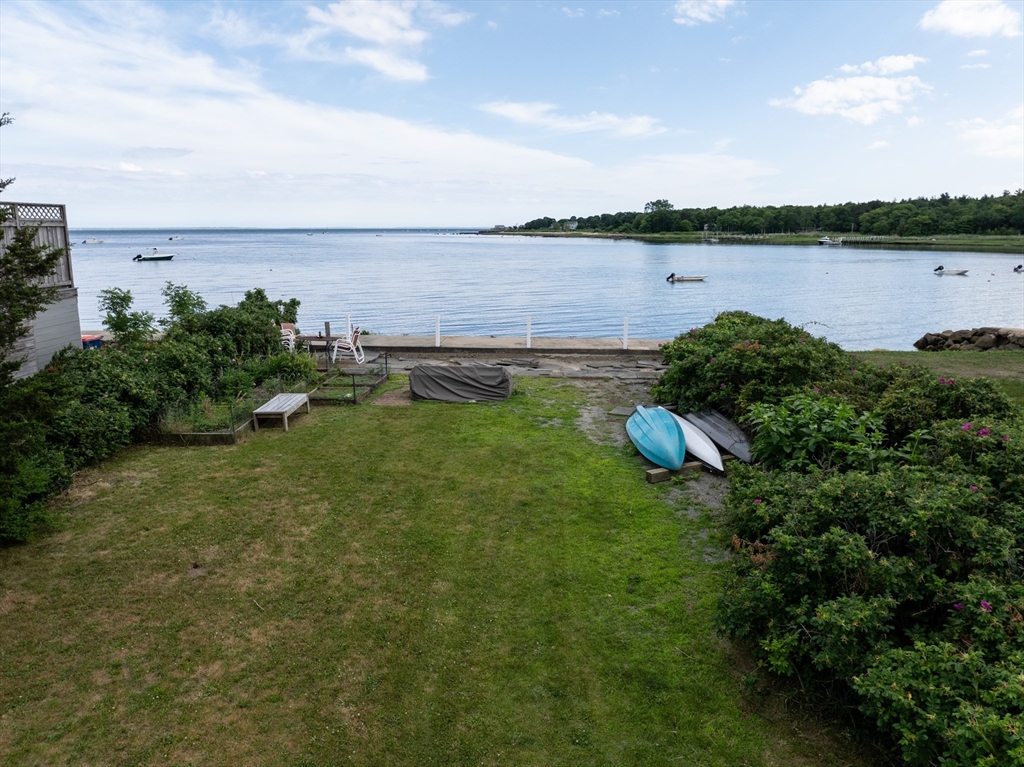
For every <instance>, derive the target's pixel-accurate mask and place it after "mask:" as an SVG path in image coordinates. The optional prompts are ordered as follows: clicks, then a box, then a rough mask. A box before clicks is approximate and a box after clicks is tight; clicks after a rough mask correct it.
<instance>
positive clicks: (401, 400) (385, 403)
mask: <svg viewBox="0 0 1024 767" xmlns="http://www.w3.org/2000/svg"><path fill="white" fill-rule="evenodd" d="M373 404H374V405H381V406H382V407H408V406H409V405H411V404H412V392H411V391H409V387H408V386H406V387H404V388H402V389H395V390H393V391H386V392H384V393H383V394H380V395H378V396H376V397H374V399H373Z"/></svg>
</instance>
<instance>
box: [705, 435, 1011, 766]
mask: <svg viewBox="0 0 1024 767" xmlns="http://www.w3.org/2000/svg"><path fill="white" fill-rule="evenodd" d="M950 426H951V425H950V424H944V425H941V426H940V427H939V428H937V429H936V431H937V433H939V434H940V437H939V439H938V440H937V445H938V447H936V448H935V449H936V450H939V449H947V448H946V446H947V445H952V446H953V447H954V448H955V452H953V453H951V454H948V455H947V456H946V458H945V459H941V460H938V461H937V463H939V464H941V465H936V466H893V465H888V466H884V467H883V468H882V469H881V470H880V471H878V472H876V473H865V472H861V471H849V472H847V473H844V474H840V473H835V472H815V473H811V474H804V473H798V472H782V471H765V470H763V469H760V468H757V467H736V468H735V469H734V470H733V480H732V487H731V490H730V494H729V496H728V499H727V509H728V513H729V516H730V521H731V522H732V526H733V529H734V530H735V535H734V538H733V549H734V551H735V553H736V556H735V558H734V563H733V566H734V570H735V573H736V579H735V580H734V581H733V583H732V584H731V585H730V586H729V587H728V588H727V590H726V593H725V595H724V596H723V597H722V598H721V600H720V602H719V607H718V612H717V615H716V622H717V625H718V626H719V628H720V629H721V630H722V631H723V632H724V633H725V634H727V635H728V636H730V637H732V638H734V639H743V640H746V641H749V642H750V643H751V644H752V646H753V648H754V651H755V653H756V654H757V655H758V657H759V659H760V661H761V663H763V664H764V665H765V666H766V667H767V668H769V669H770V670H771V671H773V672H774V673H777V674H780V675H783V676H799V677H800V678H801V680H802V682H803V683H804V684H805V685H806V686H807V687H808V688H811V689H815V688H816V689H820V690H822V691H827V692H828V694H829V695H831V696H833V697H835V696H838V697H839V698H840V699H842V698H844V697H851V696H852V697H856V698H858V699H859V703H860V705H861V707H862V710H863V711H864V713H865V714H867V715H868V716H869V717H871V719H872V720H873V721H875V722H876V723H877V726H878V727H880V728H881V729H882V730H883V731H884V732H886V733H887V734H889V735H891V736H892V737H893V739H894V741H895V742H897V743H898V744H899V746H900V748H901V749H903V752H904V756H905V758H906V759H907V760H908V761H909V762H910V763H912V764H932V763H940V762H941V761H942V760H943V759H945V760H952V761H950V762H948V763H951V764H974V763H975V762H973V761H966V762H964V761H958V759H959V756H961V755H963V754H966V753H970V752H971V749H975V751H976V752H977V756H978V758H979V759H982V757H986V755H989V756H990V757H991V758H990V761H988V762H986V761H979V762H978V763H982V764H986V763H991V764H1004V763H1005V764H1008V763H1011V762H1010V761H999V760H1000V759H1003V760H1008V759H1009V758H1010V756H1011V755H1012V754H1015V753H1019V752H1018V751H1014V749H1019V748H1020V747H1021V741H1020V735H1021V733H1020V730H1019V727H1017V726H1016V723H1018V719H1019V716H1020V714H1021V707H1022V705H1024V704H1022V702H1021V700H1020V699H1017V698H1014V696H1015V695H1017V693H1016V692H1015V691H1016V689H1017V688H1016V687H1015V686H1014V685H1017V686H1019V685H1020V683H1021V679H1024V677H1022V676H1021V669H1022V668H1024V666H1021V665H1020V663H1021V660H1022V653H1024V631H1022V629H1024V620H1022V617H1021V615H1022V613H1024V587H1022V586H1021V585H1020V576H1021V572H1022V559H1024V506H1021V505H1020V504H1019V503H1015V502H1008V501H1007V500H1004V499H1001V498H1000V496H999V492H998V489H997V488H996V487H995V486H994V485H993V483H992V482H991V480H990V478H989V477H988V476H986V475H985V474H984V473H983V472H982V471H981V470H980V469H981V467H982V466H983V462H984V460H985V459H986V457H987V456H997V457H999V459H1000V460H1003V459H1004V456H1005V455H1008V453H1004V452H1003V451H1004V450H1006V451H1008V450H1010V449H1011V448H1009V447H1000V446H1009V445H1010V444H1011V443H1012V440H1011V441H1010V442H1006V443H1004V442H1003V441H1002V439H1001V438H1000V439H998V442H997V441H992V442H991V444H989V443H985V450H984V451H982V452H980V453H979V452H978V451H977V450H976V449H975V450H974V451H973V452H971V451H970V448H969V445H970V441H971V440H975V441H977V440H979V439H988V437H989V436H991V434H989V435H986V436H984V437H979V436H978V435H977V432H976V431H975V432H974V433H973V435H972V434H969V433H968V432H965V431H963V430H962V428H961V427H959V426H958V427H957V428H959V429H960V433H959V435H955V439H954V435H953V434H952V433H950V434H949V435H947V434H946V430H947V429H948V428H950ZM960 453H964V454H965V455H968V456H969V457H970V459H969V460H968V459H965V458H963V457H962V456H961V455H960ZM937 456H938V454H937V455H936V457H937ZM1000 465H1001V464H1000ZM1018 473H1019V464H1018ZM950 648H953V649H950ZM958 658H959V660H957V659H958ZM947 666H948V668H947ZM1015 675H1016V676H1015ZM1014 679H1016V680H1017V681H1016V682H1014V681H1013V680H1014ZM1007 684H1009V685H1010V686H1009V687H1007ZM908 696H909V697H908ZM986 739H987V740H986ZM984 743H988V744H989V745H988V746H984ZM983 746H984V748H983ZM986 749H987V750H986ZM986 758H988V757H986Z"/></svg>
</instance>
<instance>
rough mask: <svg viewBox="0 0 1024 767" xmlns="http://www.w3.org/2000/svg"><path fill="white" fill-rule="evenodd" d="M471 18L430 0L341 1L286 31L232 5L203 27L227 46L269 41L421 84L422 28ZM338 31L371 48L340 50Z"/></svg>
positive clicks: (296, 53) (299, 53)
mask: <svg viewBox="0 0 1024 767" xmlns="http://www.w3.org/2000/svg"><path fill="white" fill-rule="evenodd" d="M471 17H472V16H471V14H468V13H464V12H461V11H459V12H454V11H450V10H449V9H448V7H447V6H445V5H443V4H441V3H436V2H432V1H431V0H401V1H396V0H379V1H378V2H361V1H360V0H340V2H335V3H331V4H329V5H327V6H326V7H324V8H320V7H317V6H310V7H308V8H307V9H306V18H307V20H308V21H309V22H310V25H309V26H308V27H306V28H305V29H302V30H300V31H298V32H296V33H292V34H284V33H281V32H278V31H276V30H274V29H273V28H271V27H269V26H267V25H258V24H255V23H254V22H252V21H250V20H248V19H247V18H245V17H243V16H242V15H241V14H239V13H238V12H236V11H235V10H233V9H227V10H225V9H223V8H221V7H220V6H216V7H215V8H214V10H213V14H212V16H211V19H210V22H209V23H208V24H207V25H206V26H205V27H204V28H203V30H204V31H205V32H207V33H208V34H212V35H213V36H214V37H216V38H217V39H218V40H219V41H220V42H221V43H223V44H224V45H226V46H228V47H234V48H244V47H252V46H258V45H272V46H275V47H279V48H282V49H284V50H285V51H287V52H288V54H289V55H291V56H293V57H294V58H297V59H308V60H313V61H325V62H331V63H335V64H361V65H363V66H367V67H370V68H371V69H375V70H376V71H377V72H379V73H380V74H382V75H384V76H385V77H388V78H390V79H393V80H406V81H413V82H422V81H423V80H426V79H427V78H428V73H427V68H426V66H425V65H424V64H422V63H421V62H420V61H418V60H417V58H416V53H417V51H418V49H419V47H420V46H421V45H422V44H423V43H424V42H425V41H426V40H427V39H429V38H430V32H428V31H427V29H425V28H424V27H425V26H430V25H435V26H436V25H440V26H449V27H450V26H455V25H458V24H462V23H463V22H465V21H467V20H469V19H470V18H471ZM495 26H496V25H495ZM337 35H341V36H344V37H349V38H356V39H358V40H361V41H362V42H363V43H364V44H369V45H370V46H373V47H365V45H364V46H351V45H349V46H345V47H344V48H341V49H339V48H336V47H334V45H333V44H332V38H333V37H334V36H337Z"/></svg>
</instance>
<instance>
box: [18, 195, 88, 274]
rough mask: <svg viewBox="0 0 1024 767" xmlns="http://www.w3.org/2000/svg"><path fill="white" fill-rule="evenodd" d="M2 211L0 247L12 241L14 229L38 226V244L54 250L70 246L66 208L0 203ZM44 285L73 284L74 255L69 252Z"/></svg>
mask: <svg viewBox="0 0 1024 767" xmlns="http://www.w3.org/2000/svg"><path fill="white" fill-rule="evenodd" d="M0 211H3V212H4V213H6V214H7V215H6V219H7V220H6V221H4V222H3V232H2V236H0V244H5V243H8V242H10V241H11V240H12V239H13V237H14V230H15V229H18V228H20V227H23V226H37V227H39V231H38V232H37V233H36V239H35V244H36V245H46V246H49V247H54V248H67V247H68V244H69V243H68V225H67V217H66V215H65V210H64V206H63V205H49V204H47V203H39V202H6V201H2V202H0ZM0 218H3V216H0ZM43 284H45V285H61V286H72V285H74V276H73V274H72V272H71V252H70V250H66V251H65V253H64V255H63V256H61V259H60V261H58V262H57V265H56V267H55V268H54V270H53V272H52V273H51V274H50V275H49V276H48V277H45V278H44V279H43Z"/></svg>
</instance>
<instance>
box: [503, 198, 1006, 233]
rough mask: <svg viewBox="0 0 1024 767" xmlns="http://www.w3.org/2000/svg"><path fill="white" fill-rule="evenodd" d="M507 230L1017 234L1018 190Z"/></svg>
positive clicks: (668, 213) (652, 208)
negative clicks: (990, 193)
mask: <svg viewBox="0 0 1024 767" xmlns="http://www.w3.org/2000/svg"><path fill="white" fill-rule="evenodd" d="M510 229H512V230H515V231H540V230H546V229H553V230H556V231H561V230H575V231H577V232H601V233H612V234H626V235H631V234H660V233H666V232H682V233H685V232H704V231H711V232H734V233H739V234H750V235H753V234H789V233H800V232H819V231H824V232H842V233H850V234H860V235H869V236H898V237H927V236H933V235H958V234H959V235H1003V236H1012V235H1020V234H1022V233H1024V189H1018V190H1017V191H1016V192H1010V191H1009V190H1007V191H1004V192H1003V193H1002V194H1001V195H998V196H995V195H985V196H982V197H968V196H966V195H964V196H961V197H951V196H950V195H949V194H941V195H939V196H938V197H931V198H925V197H918V198H916V199H907V200H901V201H899V202H895V201H894V202H884V201H882V200H873V201H871V202H845V203H842V204H838V205H782V206H774V205H767V206H762V207H757V206H752V205H743V206H739V207H732V208H725V209H720V208H716V207H711V208H678V209H677V208H675V207H674V206H673V205H672V203H670V202H669V201H668V200H654V201H652V202H649V203H647V204H646V205H645V206H644V210H643V211H629V212H619V213H602V214H600V215H594V216H583V217H577V216H572V217H570V218H563V219H555V218H551V217H549V216H544V217H542V218H535V219H533V220H532V221H527V222H526V223H525V224H522V225H520V226H516V227H510Z"/></svg>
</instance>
